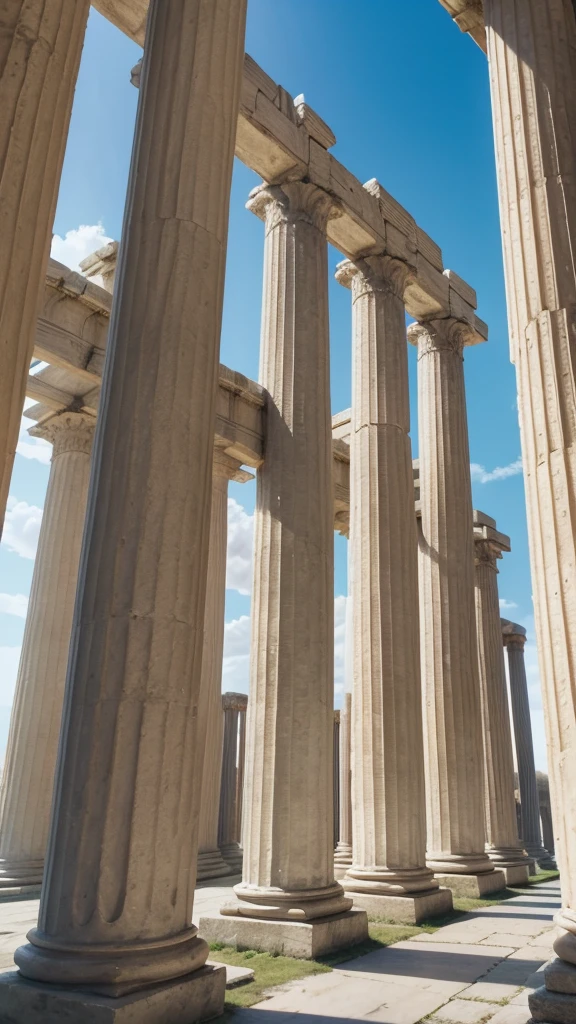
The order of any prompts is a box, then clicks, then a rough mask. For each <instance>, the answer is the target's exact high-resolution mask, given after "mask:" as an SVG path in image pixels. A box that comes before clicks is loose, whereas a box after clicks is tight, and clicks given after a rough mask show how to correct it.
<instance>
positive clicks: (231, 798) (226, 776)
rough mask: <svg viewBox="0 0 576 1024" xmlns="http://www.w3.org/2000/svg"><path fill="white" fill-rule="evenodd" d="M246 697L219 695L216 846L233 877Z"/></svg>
mask: <svg viewBox="0 0 576 1024" xmlns="http://www.w3.org/2000/svg"><path fill="white" fill-rule="evenodd" d="M247 706H248V697H247V696H246V694H245V693H224V694H222V712H223V716H224V742H223V745H222V782H221V788H220V812H219V821H218V843H219V846H220V852H221V854H222V857H223V858H224V860H225V862H226V863H227V864H228V865H229V866H230V868H231V869H232V871H233V872H234V874H236V873H237V872H239V871H241V870H242V845H241V836H242V831H241V823H242V807H241V804H242V782H243V772H244V754H245V752H244V749H243V734H244V732H245V723H246V708H247Z"/></svg>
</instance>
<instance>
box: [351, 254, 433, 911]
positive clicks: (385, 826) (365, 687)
mask: <svg viewBox="0 0 576 1024" xmlns="http://www.w3.org/2000/svg"><path fill="white" fill-rule="evenodd" d="M409 275H410V271H409V268H408V267H407V266H406V264H404V263H402V262H401V261H400V260H394V259H391V258H390V257H388V256H379V257H376V256H375V257H370V258H368V259H365V260H358V261H356V262H355V263H351V262H349V261H346V262H344V263H342V264H340V266H339V268H338V272H337V278H338V280H339V281H340V282H341V283H342V284H344V285H346V286H347V287H349V288H350V289H351V291H352V328H353V345H352V351H353V356H352V358H353V373H352V380H353V382H354V392H353V396H352V423H351V438H350V545H351V556H350V557H351V562H352V573H351V583H352V616H353V664H354V671H353V695H352V744H351V750H352V753H351V766H352V805H353V808H354V818H353V844H352V845H353V860H352V865H351V867H350V868H349V869H348V871H347V872H346V875H345V877H344V879H343V883H342V884H343V886H344V889H345V891H346V892H347V893H348V894H349V895H350V896H352V898H353V899H354V901H355V902H356V903H357V905H359V906H367V905H368V904H369V905H370V907H371V908H372V910H371V913H372V914H374V913H375V911H374V906H375V905H377V904H378V900H379V898H380V897H382V898H383V899H384V900H385V904H382V906H383V910H382V913H381V915H380V916H385V911H384V905H386V906H388V904H389V902H390V898H391V897H392V898H393V897H395V896H401V897H402V898H403V900H404V902H406V900H408V902H409V899H410V897H415V896H416V895H417V894H418V893H420V892H429V891H430V890H431V889H437V888H438V883H437V882H436V881H435V879H434V875H433V873H432V871H431V870H430V868H428V867H427V866H426V829H425V817H426V805H425V795H424V749H423V737H422V719H421V716H420V714H415V713H414V709H415V708H418V709H419V708H420V706H421V703H422V693H421V684H420V647H419V619H418V616H419V613H418V542H417V534H416V519H415V516H414V483H413V470H412V453H411V444H410V437H409V429H410V408H409V396H408V351H407V346H406V317H405V310H404V301H403V296H404V289H405V286H406V284H407V282H408V279H409ZM392 481H393V485H392ZM357 894H360V896H361V897H362V898H363V899H364V898H365V899H366V901H367V902H361V903H359V904H358V902H357ZM447 898H449V894H448V896H445V897H444V899H443V909H445V906H446V899H447ZM441 902H442V901H441ZM415 915H416V910H415V909H412V908H411V909H410V911H409V919H410V920H413V919H414V917H415Z"/></svg>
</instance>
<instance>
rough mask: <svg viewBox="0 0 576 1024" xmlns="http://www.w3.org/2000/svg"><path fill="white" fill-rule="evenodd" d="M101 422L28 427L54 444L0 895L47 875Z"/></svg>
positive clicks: (6, 809) (0, 827) (4, 805)
mask: <svg viewBox="0 0 576 1024" xmlns="http://www.w3.org/2000/svg"><path fill="white" fill-rule="evenodd" d="M95 422H96V421H95V419H94V417H93V416H88V415H83V414H82V413H75V412H65V413H61V414H59V415H57V416H53V417H51V418H50V419H49V420H47V421H46V420H45V421H44V422H43V423H42V424H40V425H39V426H35V427H32V429H31V430H30V431H29V433H31V434H33V435H34V437H42V438H44V439H45V440H46V441H50V442H51V443H52V445H53V449H52V462H51V466H50V479H49V481H48V490H47V492H46V501H45V504H44V513H43V516H42V526H41V528H40V537H39V539H38V551H37V554H36V561H35V563H34V575H33V577H32V587H31V591H30V602H29V606H28V615H27V617H26V628H25V631H24V640H23V644H22V654H21V657H20V665H19V667H18V677H17V680H16V692H15V696H14V704H13V707H12V716H11V719H10V732H9V734H8V749H7V752H6V761H5V764H4V771H3V773H2V786H1V788H0V895H1V894H2V891H3V890H4V889H6V888H8V889H12V888H16V889H21V890H23V891H26V889H27V888H28V887H32V888H39V886H40V884H41V882H42V874H43V871H44V855H45V852H46V844H47V842H48V826H49V821H50V805H51V803H52V787H53V785H54V771H55V768H56V755H57V752H58V737H59V735H60V722H61V719H62V703H63V700H64V683H65V680H66V666H67V663H68V648H69V646H70V633H71V630H72V614H73V611H74V597H75V595H76V584H77V582H78V564H79V561H80V545H81V543H82V532H83V529H84V518H85V514H86V499H87V497H88V479H89V474H90V453H91V450H92V439H93V436H94V427H95Z"/></svg>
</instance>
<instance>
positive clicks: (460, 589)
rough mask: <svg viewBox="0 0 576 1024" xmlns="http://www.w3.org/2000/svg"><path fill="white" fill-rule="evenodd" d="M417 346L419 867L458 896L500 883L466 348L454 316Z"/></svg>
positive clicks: (420, 332)
mask: <svg viewBox="0 0 576 1024" xmlns="http://www.w3.org/2000/svg"><path fill="white" fill-rule="evenodd" d="M408 337H409V339H410V341H412V342H413V343H414V344H416V345H417V346H418V418H419V434H420V458H419V462H420V500H421V506H422V518H421V521H420V522H421V534H420V554H419V576H420V631H421V644H422V684H423V691H424V709H425V710H424V716H425V719H424V749H425V755H426V756H425V760H426V795H427V822H428V851H427V863H428V866H429V867H430V868H432V870H433V871H434V872H436V874H437V876H438V877H439V879H440V880H441V881H442V882H443V883H444V884H446V885H448V886H450V888H451V889H452V891H453V892H454V893H455V894H457V895H462V896H482V895H484V894H485V893H488V892H494V891H496V890H498V889H503V888H504V886H505V884H506V881H505V878H504V874H503V872H502V871H495V870H494V865H493V864H492V862H491V861H490V859H489V857H488V855H487V854H486V852H485V849H484V845H485V829H484V815H483V814H482V813H481V812H480V809H481V808H483V807H484V767H483V762H484V758H483V747H482V720H481V713H480V681H479V678H478V652H477V646H476V618H475V609H474V541H473V532H472V531H473V520H472V491H471V483H470V451H469V447H468V424H467V420H466V396H465V390H464V346H465V345H469V344H475V343H476V342H477V341H479V340H480V338H479V336H478V335H477V334H476V333H475V331H474V330H473V328H472V327H470V326H469V325H468V324H466V323H462V322H460V321H457V320H453V319H446V320H435V321H433V322H431V323H424V324H414V325H412V326H411V327H410V328H409V329H408Z"/></svg>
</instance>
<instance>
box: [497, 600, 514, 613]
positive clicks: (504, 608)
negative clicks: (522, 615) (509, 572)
mask: <svg viewBox="0 0 576 1024" xmlns="http://www.w3.org/2000/svg"><path fill="white" fill-rule="evenodd" d="M517 607H518V605H517V604H516V602H515V601H507V600H506V598H505V597H501V598H500V611H501V612H511V611H512V610H513V609H514V608H517Z"/></svg>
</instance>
